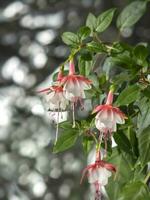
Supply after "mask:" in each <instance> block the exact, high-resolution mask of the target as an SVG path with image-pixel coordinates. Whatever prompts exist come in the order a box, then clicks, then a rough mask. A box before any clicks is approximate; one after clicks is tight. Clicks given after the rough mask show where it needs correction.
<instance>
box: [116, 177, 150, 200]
mask: <svg viewBox="0 0 150 200" xmlns="http://www.w3.org/2000/svg"><path fill="white" fill-rule="evenodd" d="M149 198H150V195H149V191H148V188H147V185H145V184H144V183H142V182H140V181H137V182H132V183H129V184H128V185H126V186H125V187H124V188H123V190H122V193H121V195H120V197H119V198H118V200H148V199H149Z"/></svg>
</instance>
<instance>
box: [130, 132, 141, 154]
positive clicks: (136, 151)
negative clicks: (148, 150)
mask: <svg viewBox="0 0 150 200" xmlns="http://www.w3.org/2000/svg"><path fill="white" fill-rule="evenodd" d="M129 137H130V143H131V146H132V150H133V153H134V155H135V156H136V157H138V156H139V149H138V139H137V136H136V133H135V131H134V130H132V129H131V128H130V130H129Z"/></svg>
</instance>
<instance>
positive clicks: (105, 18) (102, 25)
mask: <svg viewBox="0 0 150 200" xmlns="http://www.w3.org/2000/svg"><path fill="white" fill-rule="evenodd" d="M115 10H116V8H111V9H109V10H106V11H105V12H103V13H102V14H100V15H99V16H98V18H97V27H96V31H97V32H99V33H101V32H103V31H105V30H106V29H107V28H108V26H109V25H110V23H111V22H112V19H113V16H114V12H115Z"/></svg>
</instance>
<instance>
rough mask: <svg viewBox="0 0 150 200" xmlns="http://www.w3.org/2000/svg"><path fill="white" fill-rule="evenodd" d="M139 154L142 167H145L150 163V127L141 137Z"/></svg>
mask: <svg viewBox="0 0 150 200" xmlns="http://www.w3.org/2000/svg"><path fill="white" fill-rule="evenodd" d="M138 141H139V152H140V160H141V162H142V165H143V166H145V165H146V164H147V163H148V162H150V126H148V127H147V128H146V129H144V130H143V132H142V133H141V134H140V135H139V138H138Z"/></svg>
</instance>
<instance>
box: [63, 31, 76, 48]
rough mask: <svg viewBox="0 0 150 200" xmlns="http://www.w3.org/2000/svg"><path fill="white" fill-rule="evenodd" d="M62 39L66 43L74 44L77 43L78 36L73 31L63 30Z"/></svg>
mask: <svg viewBox="0 0 150 200" xmlns="http://www.w3.org/2000/svg"><path fill="white" fill-rule="evenodd" d="M62 40H63V42H64V43H65V44H67V45H72V46H76V45H77V44H78V43H79V38H78V36H77V35H76V34H75V33H72V32H65V33H63V34H62Z"/></svg>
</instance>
